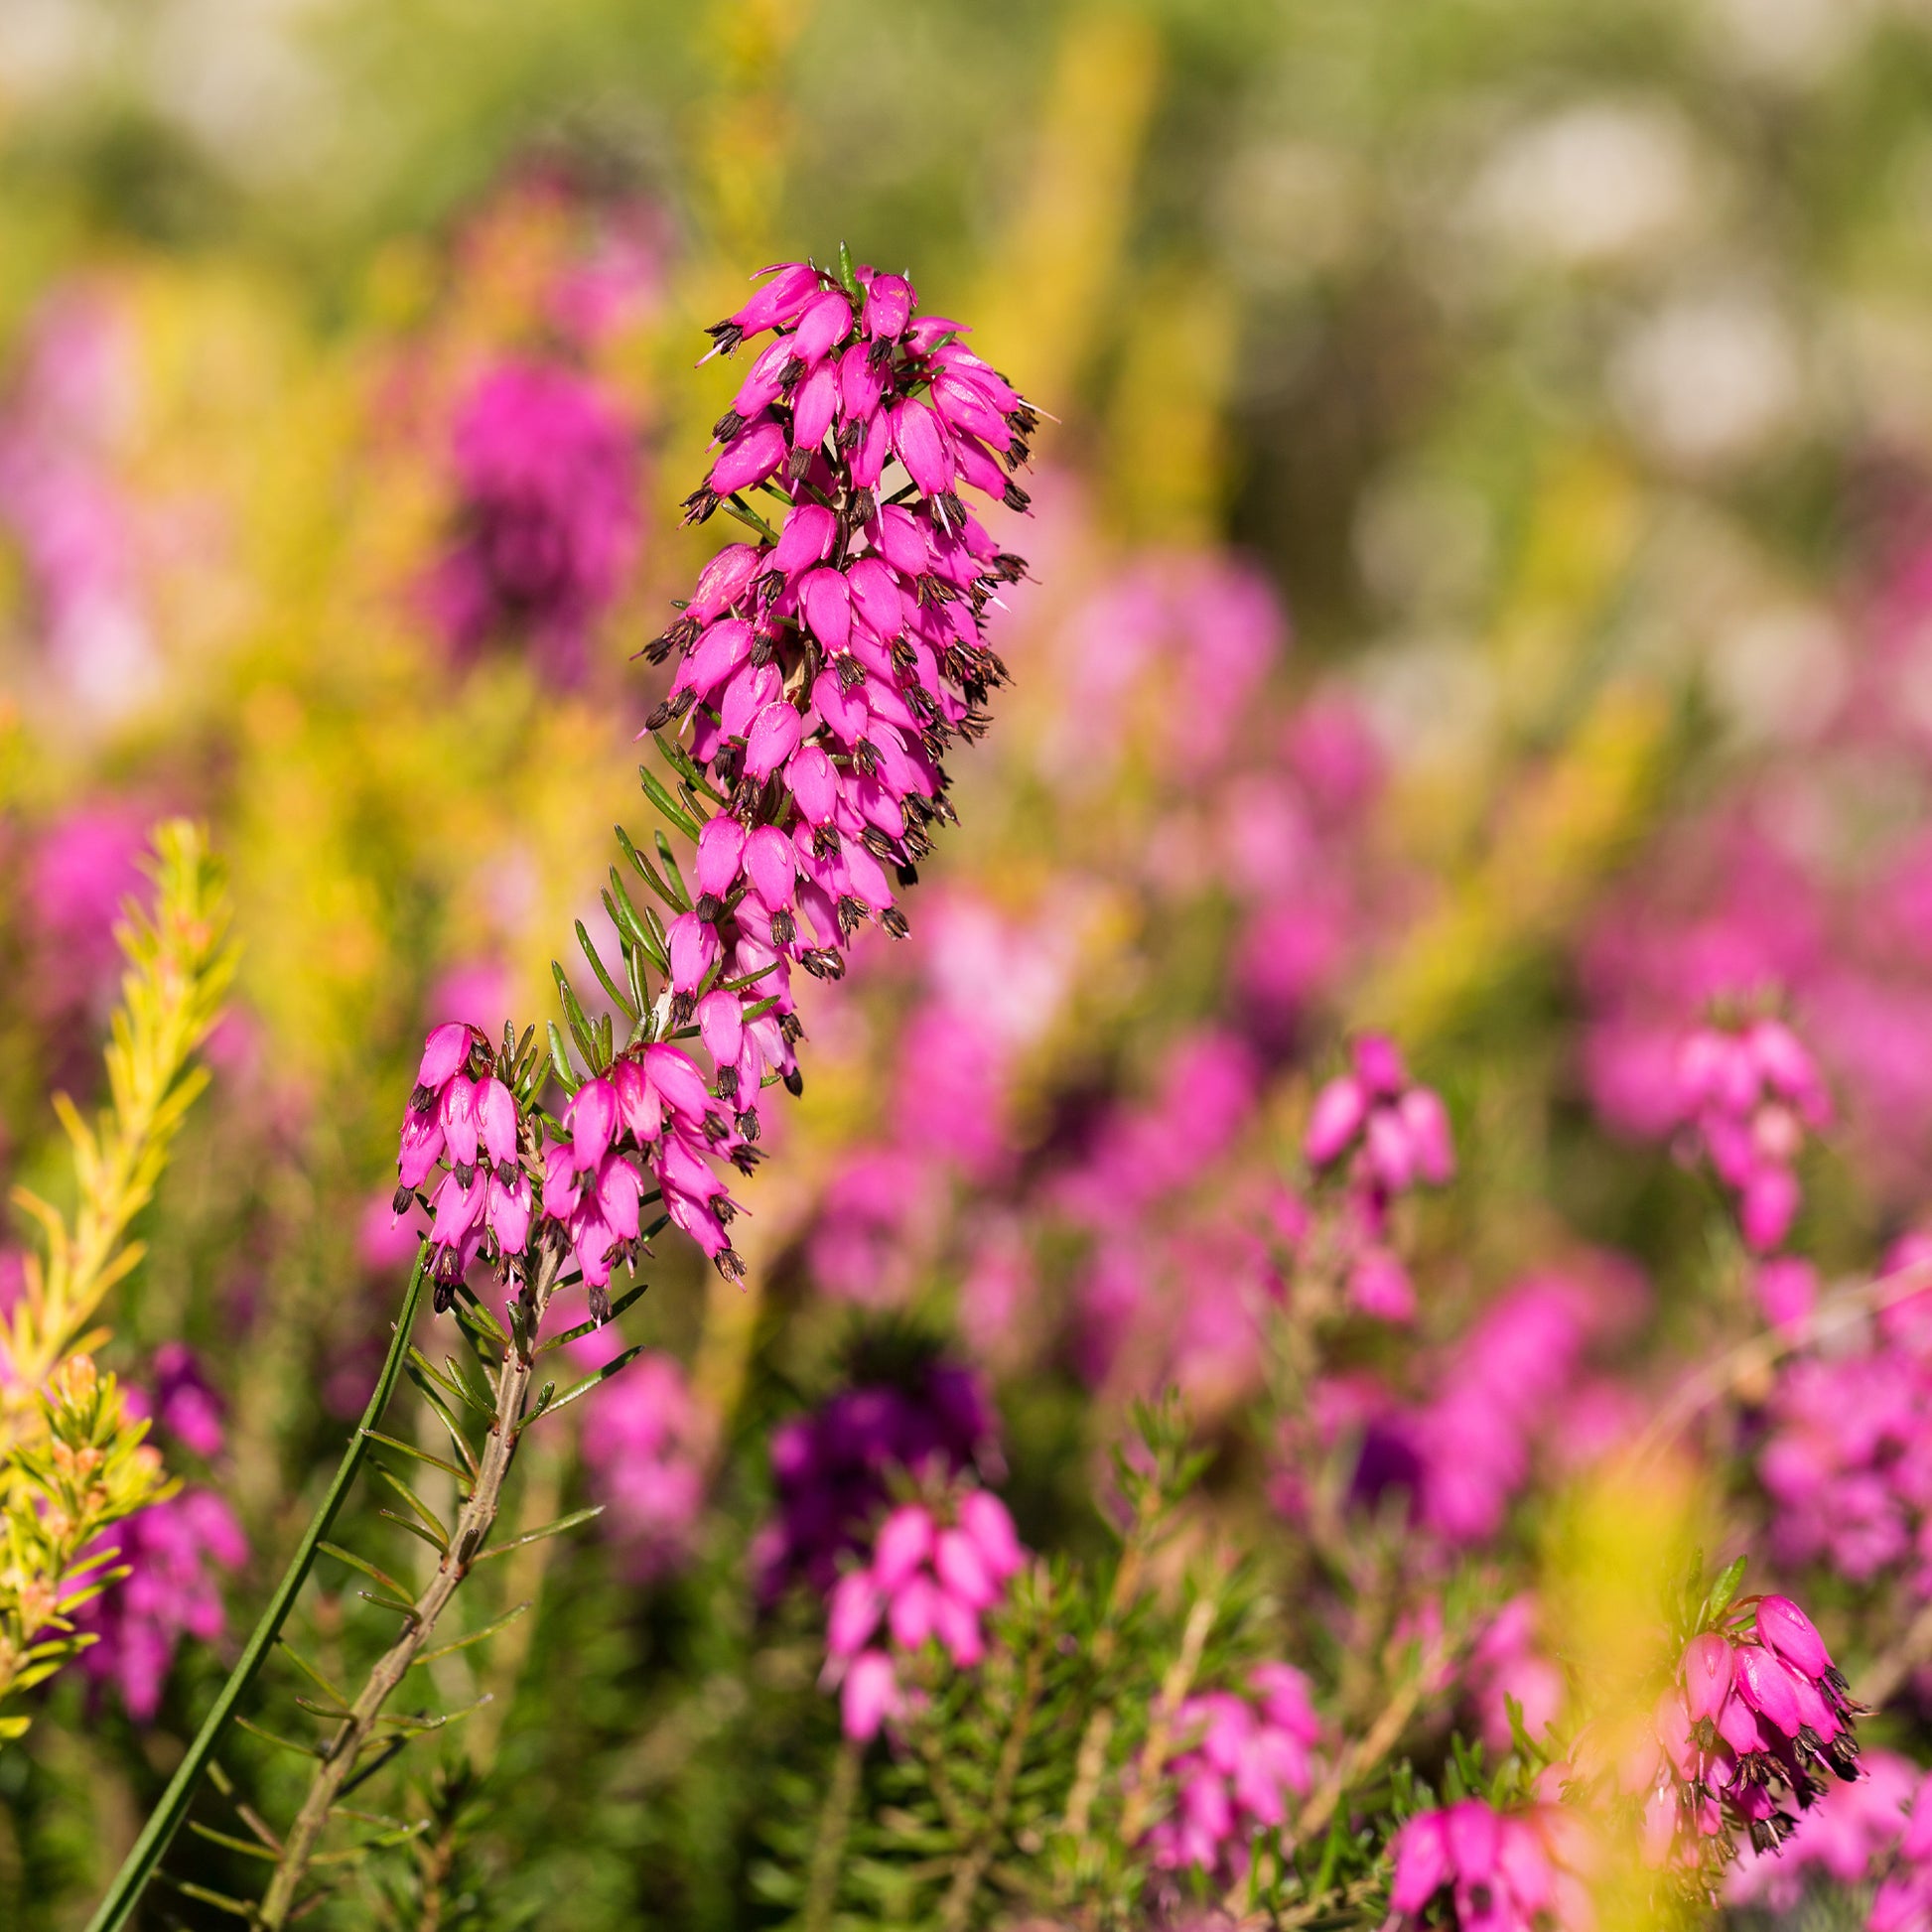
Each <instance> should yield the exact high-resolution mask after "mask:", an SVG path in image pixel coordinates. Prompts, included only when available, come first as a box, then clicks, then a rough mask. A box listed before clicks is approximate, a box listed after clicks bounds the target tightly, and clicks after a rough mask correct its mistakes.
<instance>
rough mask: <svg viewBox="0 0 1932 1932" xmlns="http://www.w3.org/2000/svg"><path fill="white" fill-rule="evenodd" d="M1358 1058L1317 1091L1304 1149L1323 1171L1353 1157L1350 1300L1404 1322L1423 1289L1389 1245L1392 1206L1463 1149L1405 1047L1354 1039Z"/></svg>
mask: <svg viewBox="0 0 1932 1932" xmlns="http://www.w3.org/2000/svg"><path fill="white" fill-rule="evenodd" d="M1353 1057H1354V1064H1353V1066H1352V1067H1351V1069H1350V1070H1349V1071H1348V1072H1346V1073H1343V1074H1340V1075H1338V1076H1337V1077H1336V1078H1335V1079H1332V1080H1330V1081H1329V1082H1328V1084H1327V1085H1326V1086H1324V1087H1323V1088H1322V1089H1321V1091H1320V1092H1319V1093H1318V1094H1316V1095H1315V1098H1314V1107H1313V1110H1312V1111H1311V1114H1310V1116H1309V1128H1308V1135H1307V1139H1306V1141H1305V1143H1304V1146H1303V1152H1304V1153H1305V1154H1306V1155H1307V1157H1308V1161H1309V1165H1310V1166H1311V1168H1314V1169H1316V1170H1317V1171H1322V1172H1327V1171H1334V1170H1338V1169H1341V1168H1342V1166H1343V1163H1344V1162H1345V1163H1346V1169H1345V1173H1346V1182H1345V1188H1344V1194H1343V1204H1342V1221H1343V1225H1342V1241H1343V1246H1344V1249H1345V1251H1346V1259H1345V1264H1344V1265H1345V1267H1346V1271H1347V1285H1348V1299H1349V1301H1350V1303H1351V1304H1352V1305H1353V1306H1354V1307H1355V1308H1357V1309H1358V1310H1360V1311H1361V1312H1362V1313H1364V1314H1372V1315H1378V1316H1380V1317H1381V1318H1382V1319H1384V1320H1387V1321H1406V1320H1408V1319H1409V1318H1410V1316H1412V1315H1413V1314H1414V1313H1415V1311H1416V1292H1415V1289H1414V1288H1413V1287H1412V1286H1411V1284H1410V1281H1409V1272H1408V1270H1407V1269H1406V1268H1404V1267H1403V1265H1402V1262H1401V1260H1400V1259H1399V1257H1398V1256H1397V1255H1396V1253H1395V1250H1394V1249H1393V1248H1392V1247H1391V1246H1390V1245H1389V1240H1388V1233H1389V1211H1390V1209H1391V1208H1392V1207H1393V1205H1394V1204H1395V1202H1396V1201H1397V1200H1398V1199H1399V1198H1400V1197H1401V1196H1402V1195H1403V1194H1405V1193H1407V1192H1408V1191H1409V1190H1410V1189H1411V1188H1413V1187H1416V1186H1418V1185H1420V1184H1422V1183H1423V1182H1428V1183H1429V1184H1430V1185H1432V1186H1438V1187H1440V1186H1442V1185H1443V1184H1444V1183H1445V1182H1447V1181H1448V1180H1449V1179H1450V1178H1451V1176H1452V1175H1453V1174H1454V1173H1455V1147H1454V1143H1453V1141H1452V1140H1451V1139H1450V1136H1449V1114H1448V1112H1447V1110H1446V1109H1445V1108H1444V1106H1443V1102H1442V1099H1441V1097H1440V1096H1439V1095H1438V1094H1437V1093H1436V1092H1435V1091H1434V1090H1433V1089H1432V1088H1429V1087H1425V1086H1420V1085H1418V1084H1416V1083H1414V1082H1412V1081H1411V1080H1410V1078H1409V1073H1408V1069H1407V1068H1406V1067H1405V1066H1404V1065H1403V1063H1402V1054H1401V1051H1400V1050H1399V1049H1398V1048H1397V1046H1396V1044H1395V1042H1394V1041H1393V1040H1392V1039H1389V1038H1387V1037H1385V1036H1384V1035H1380V1034H1364V1035H1362V1036H1361V1037H1360V1038H1359V1039H1357V1040H1356V1042H1355V1050H1354V1056H1353Z"/></svg>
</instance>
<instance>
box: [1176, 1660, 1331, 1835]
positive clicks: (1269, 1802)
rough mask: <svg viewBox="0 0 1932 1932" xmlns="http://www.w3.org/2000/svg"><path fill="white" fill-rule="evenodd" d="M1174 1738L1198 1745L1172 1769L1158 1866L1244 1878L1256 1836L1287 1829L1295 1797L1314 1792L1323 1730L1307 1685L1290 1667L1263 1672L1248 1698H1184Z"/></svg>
mask: <svg viewBox="0 0 1932 1932" xmlns="http://www.w3.org/2000/svg"><path fill="white" fill-rule="evenodd" d="M1174 1733H1175V1735H1176V1736H1178V1737H1182V1738H1187V1739H1191V1740H1192V1741H1191V1742H1189V1743H1188V1745H1187V1747H1186V1748H1185V1749H1184V1750H1182V1751H1179V1752H1178V1753H1176V1754H1175V1756H1174V1757H1173V1759H1171V1760H1170V1762H1169V1765H1168V1773H1167V1775H1168V1779H1169V1782H1170V1783H1171V1784H1172V1786H1173V1793H1174V1808H1173V1812H1172V1813H1170V1814H1169V1816H1167V1817H1165V1818H1163V1819H1162V1820H1161V1821H1160V1823H1159V1824H1157V1825H1156V1826H1155V1828H1154V1830H1153V1832H1152V1833H1150V1834H1149V1843H1150V1845H1151V1846H1152V1847H1153V1851H1154V1862H1155V1863H1156V1864H1158V1865H1160V1866H1162V1867H1163V1868H1164V1869H1167V1870H1174V1869H1177V1868H1179V1867H1181V1866H1187V1865H1191V1866H1194V1867H1196V1868H1198V1869H1200V1870H1203V1871H1220V1870H1222V1869H1223V1868H1224V1867H1226V1866H1230V1865H1232V1866H1234V1867H1236V1868H1238V1867H1239V1866H1241V1865H1242V1864H1244V1863H1245V1862H1246V1858H1247V1847H1248V1843H1249V1841H1250V1840H1251V1839H1252V1838H1253V1837H1254V1836H1255V1834H1256V1833H1257V1832H1264V1831H1269V1830H1272V1829H1273V1828H1275V1827H1276V1826H1279V1825H1282V1824H1285V1823H1286V1822H1287V1820H1288V1800H1289V1798H1290V1796H1291V1795H1293V1796H1296V1797H1306V1796H1307V1795H1308V1792H1309V1788H1310V1786H1311V1783H1312V1782H1313V1766H1312V1759H1311V1750H1312V1747H1313V1746H1314V1744H1315V1743H1316V1742H1317V1740H1318V1739H1319V1738H1320V1735H1321V1723H1320V1720H1319V1719H1318V1718H1316V1716H1315V1714H1314V1707H1313V1705H1312V1704H1311V1702H1310V1701H1309V1681H1308V1679H1307V1678H1306V1677H1304V1676H1303V1675H1302V1673H1301V1672H1300V1671H1298V1670H1297V1669H1295V1667H1294V1666H1293V1665H1292V1664H1257V1665H1256V1666H1255V1667H1254V1668H1253V1669H1252V1670H1251V1671H1250V1672H1249V1673H1248V1693H1247V1695H1246V1696H1245V1697H1244V1696H1242V1695H1241V1694H1240V1693H1238V1692H1235V1691H1208V1692H1204V1693H1203V1694H1202V1695H1200V1696H1198V1697H1190V1698H1188V1699H1187V1700H1186V1702H1185V1703H1183V1704H1182V1705H1181V1707H1180V1709H1179V1711H1178V1712H1177V1713H1176V1714H1175V1717H1174Z"/></svg>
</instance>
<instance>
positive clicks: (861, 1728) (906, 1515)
mask: <svg viewBox="0 0 1932 1932" xmlns="http://www.w3.org/2000/svg"><path fill="white" fill-rule="evenodd" d="M953 1518H954V1520H953V1521H952V1522H951V1523H943V1522H941V1520H940V1518H939V1516H938V1515H936V1514H935V1513H934V1511H932V1510H931V1509H929V1508H927V1507H926V1505H925V1504H923V1503H904V1504H901V1505H900V1506H899V1507H898V1508H897V1509H896V1510H894V1511H893V1513H892V1514H891V1515H890V1516H888V1517H887V1518H886V1520H885V1522H883V1523H882V1524H881V1525H880V1526H879V1535H878V1537H877V1539H876V1540H875V1542H874V1544H873V1548H872V1558H871V1561H870V1562H869V1563H867V1564H866V1565H864V1567H863V1568H860V1569H857V1570H849V1571H847V1572H846V1574H845V1575H844V1576H843V1577H841V1578H840V1579H839V1581H838V1583H837V1584H836V1585H835V1586H834V1587H833V1589H832V1597H831V1605H830V1613H829V1616H828V1618H827V1623H826V1633H825V1647H826V1652H827V1656H826V1665H825V1678H826V1682H827V1684H828V1685H829V1684H837V1683H840V1682H841V1681H842V1683H843V1689H842V1692H841V1702H840V1713H841V1718H842V1720H843V1723H844V1725H845V1734H846V1735H847V1736H848V1737H853V1738H858V1739H862V1740H863V1739H866V1738H870V1737H874V1736H876V1735H877V1734H878V1732H879V1727H880V1725H882V1724H884V1723H885V1722H886V1720H887V1719H888V1718H891V1717H895V1716H897V1714H898V1712H899V1711H900V1710H901V1709H903V1700H904V1697H905V1695H906V1693H905V1690H904V1687H903V1685H902V1684H901V1682H900V1676H899V1671H900V1662H899V1659H900V1658H903V1657H909V1656H915V1655H916V1654H917V1653H918V1652H919V1651H920V1650H922V1649H923V1648H924V1647H925V1645H926V1644H927V1643H928V1642H933V1641H936V1642H937V1643H939V1644H940V1645H941V1646H942V1647H943V1648H944V1650H945V1652H946V1654H947V1655H948V1656H949V1657H950V1658H951V1659H952V1662H953V1664H954V1666H955V1668H957V1669H959V1670H970V1669H972V1667H973V1666H974V1665H975V1664H977V1663H978V1662H979V1661H980V1659H981V1658H982V1657H983V1656H985V1654H986V1637H985V1633H984V1631H983V1630H982V1629H981V1625H980V1619H981V1617H982V1616H983V1615H984V1614H985V1612H986V1611H988V1610H990V1609H991V1608H992V1607H993V1606H994V1605H995V1604H996V1603H998V1602H999V1601H1000V1599H1001V1597H1002V1596H1004V1595H1005V1594H1006V1587H1007V1584H1008V1582H1009V1580H1010V1579H1012V1578H1013V1577H1014V1576H1016V1575H1017V1574H1018V1573H1019V1571H1020V1570H1021V1569H1022V1567H1023V1566H1024V1565H1025V1563H1026V1560H1027V1553H1026V1551H1025V1550H1024V1549H1022V1547H1021V1544H1020V1539H1019V1537H1018V1536H1017V1535H1016V1534H1015V1533H1014V1528H1013V1518H1012V1517H1011V1516H1009V1515H1008V1514H1007V1508H1006V1505H1005V1504H1004V1503H1003V1502H1001V1500H1000V1499H999V1497H997V1496H996V1495H994V1494H993V1493H992V1491H991V1490H987V1489H968V1490H966V1491H965V1493H964V1494H963V1495H961V1496H960V1497H959V1499H958V1503H957V1506H956V1508H955V1510H954V1512H953ZM882 1635H883V1636H884V1637H885V1639H886V1640H887V1642H886V1643H882V1642H881V1641H880V1638H881V1637H882ZM888 1646H890V1647H888ZM895 1652H897V1653H898V1655H897V1657H896V1656H895V1654H894V1653H895Z"/></svg>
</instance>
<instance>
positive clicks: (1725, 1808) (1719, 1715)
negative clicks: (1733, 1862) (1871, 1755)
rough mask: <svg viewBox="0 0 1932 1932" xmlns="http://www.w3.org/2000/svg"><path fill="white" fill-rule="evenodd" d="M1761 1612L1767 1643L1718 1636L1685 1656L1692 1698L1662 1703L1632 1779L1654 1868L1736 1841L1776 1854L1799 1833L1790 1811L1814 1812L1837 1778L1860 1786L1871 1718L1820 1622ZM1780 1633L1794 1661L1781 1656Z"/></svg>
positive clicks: (1793, 1611)
mask: <svg viewBox="0 0 1932 1932" xmlns="http://www.w3.org/2000/svg"><path fill="white" fill-rule="evenodd" d="M1766 1603H1770V1604H1772V1605H1774V1607H1773V1608H1772V1609H1771V1611H1770V1614H1769V1617H1768V1619H1766V1618H1765V1614H1764V1605H1765V1604H1766ZM1757 1611H1758V1617H1759V1623H1758V1631H1757V1635H1756V1637H1748V1636H1743V1635H1740V1634H1738V1632H1737V1631H1736V1630H1735V1629H1734V1628H1725V1629H1720V1630H1707V1631H1703V1632H1701V1633H1700V1634H1699V1635H1698V1636H1696V1637H1694V1638H1693V1639H1692V1640H1691V1642H1690V1643H1689V1644H1688V1645H1687V1646H1686V1647H1685V1652H1684V1656H1683V1658H1682V1660H1681V1663H1680V1667H1679V1675H1680V1679H1681V1682H1682V1686H1683V1689H1682V1691H1681V1692H1679V1691H1677V1690H1670V1691H1666V1692H1665V1693H1664V1694H1663V1695H1662V1696H1661V1697H1660V1698H1659V1700H1658V1703H1657V1711H1656V1716H1655V1719H1654V1721H1653V1730H1652V1738H1653V1749H1652V1750H1651V1752H1650V1753H1649V1755H1648V1756H1647V1757H1645V1756H1644V1755H1643V1754H1641V1753H1640V1754H1639V1756H1638V1757H1637V1758H1636V1759H1633V1761H1632V1763H1631V1765H1629V1766H1627V1767H1626V1768H1625V1773H1624V1779H1625V1789H1626V1790H1627V1791H1628V1792H1630V1794H1631V1795H1632V1796H1633V1797H1636V1798H1638V1799H1639V1800H1640V1803H1641V1807H1642V1816H1643V1838H1644V1856H1645V1858H1646V1860H1647V1861H1648V1862H1649V1863H1651V1864H1652V1865H1653V1866H1657V1867H1662V1866H1663V1865H1665V1864H1667V1863H1670V1862H1671V1861H1672V1860H1673V1859H1683V1860H1685V1861H1687V1862H1695V1861H1696V1860H1697V1858H1698V1857H1699V1847H1700V1845H1701V1844H1704V1843H1708V1842H1711V1841H1716V1840H1720V1839H1722V1838H1723V1837H1724V1836H1725V1834H1726V1833H1732V1834H1734V1833H1743V1834H1745V1835H1747V1836H1748V1838H1749V1840H1750V1843H1751V1845H1752V1847H1753V1848H1754V1849H1755V1851H1757V1852H1758V1853H1760V1854H1764V1853H1769V1852H1773V1851H1775V1850H1776V1849H1777V1847H1778V1846H1779V1844H1781V1843H1782V1842H1783V1840H1784V1839H1785V1838H1786V1837H1787V1836H1788V1835H1789V1834H1790V1832H1791V1830H1792V1828H1793V1824H1794V1816H1793V1813H1792V1811H1791V1810H1790V1809H1789V1808H1788V1805H1789V1803H1795V1804H1796V1806H1797V1807H1798V1809H1799V1810H1801V1811H1802V1810H1808V1809H1809V1808H1810V1807H1811V1805H1812V1804H1813V1803H1814V1802H1815V1800H1816V1798H1817V1795H1818V1791H1819V1786H1820V1782H1821V1780H1822V1777H1823V1775H1824V1773H1826V1772H1830V1773H1831V1774H1832V1775H1834V1776H1835V1777H1837V1778H1838V1779H1840V1780H1842V1781H1844V1782H1846V1783H1850V1782H1852V1781H1853V1780H1855V1779H1857V1778H1858V1777H1859V1775H1860V1770H1859V1743H1858V1739H1857V1737H1856V1736H1855V1735H1854V1734H1853V1728H1852V1726H1853V1723H1854V1720H1855V1719H1856V1718H1857V1717H1858V1716H1859V1713H1860V1709H1861V1707H1859V1706H1858V1705H1855V1704H1854V1703H1853V1702H1852V1701H1851V1698H1850V1697H1849V1695H1848V1694H1847V1692H1846V1688H1845V1680H1844V1678H1843V1677H1841V1676H1840V1675H1839V1673H1838V1672H1837V1671H1836V1670H1835V1669H1833V1667H1832V1664H1831V1659H1830V1656H1829V1654H1828V1653H1827V1652H1826V1650H1825V1646H1824V1644H1823V1643H1822V1642H1821V1641H1820V1640H1819V1638H1818V1633H1817V1631H1816V1630H1815V1629H1814V1628H1813V1627H1812V1624H1811V1620H1810V1619H1809V1618H1808V1617H1806V1616H1805V1614H1804V1612H1803V1611H1802V1610H1800V1609H1799V1608H1798V1607H1797V1606H1796V1605H1795V1604H1794V1603H1792V1602H1791V1601H1790V1599H1789V1598H1787V1597H1766V1598H1761V1599H1759V1602H1758V1605H1757ZM1773 1632H1775V1633H1776V1635H1777V1638H1778V1640H1779V1642H1781V1643H1788V1645H1789V1646H1790V1650H1791V1653H1792V1654H1791V1655H1789V1656H1786V1655H1785V1654H1784V1653H1783V1652H1781V1651H1780V1650H1779V1649H1777V1648H1776V1647H1774V1646H1773V1644H1772V1642H1771V1636H1772V1633H1773Z"/></svg>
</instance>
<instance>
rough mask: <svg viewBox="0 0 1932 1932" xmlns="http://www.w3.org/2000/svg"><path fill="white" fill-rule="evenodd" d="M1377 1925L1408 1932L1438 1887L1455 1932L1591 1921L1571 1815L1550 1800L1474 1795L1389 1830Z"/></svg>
mask: <svg viewBox="0 0 1932 1932" xmlns="http://www.w3.org/2000/svg"><path fill="white" fill-rule="evenodd" d="M1392 1850H1393V1853H1394V1857H1395V1879H1394V1883H1393V1885H1392V1886H1391V1888H1390V1893H1389V1917H1388V1923H1387V1926H1386V1927H1385V1932H1415V1929H1416V1928H1417V1927H1420V1926H1421V1925H1422V1924H1423V1922H1424V1914H1425V1913H1426V1912H1427V1911H1428V1909H1429V1907H1430V1906H1431V1904H1432V1903H1434V1901H1435V1900H1436V1898H1437V1896H1438V1894H1440V1893H1443V1892H1447V1893H1448V1894H1449V1900H1450V1903H1451V1905H1452V1907H1453V1918H1452V1920H1451V1922H1452V1923H1453V1924H1455V1925H1457V1926H1460V1927H1461V1928H1462V1929H1463V1932H1533V1928H1535V1927H1539V1926H1547V1925H1550V1924H1553V1923H1554V1924H1555V1925H1558V1926H1561V1927H1563V1928H1564V1929H1565V1932H1587V1928H1588V1927H1589V1926H1591V1925H1593V1924H1594V1922H1595V1917H1594V1913H1593V1912H1592V1910H1591V1907H1590V1899H1589V1893H1588V1890H1587V1886H1586V1885H1585V1883H1584V1881H1583V1879H1582V1877H1580V1876H1579V1871H1578V1867H1579V1864H1580V1863H1581V1861H1580V1860H1579V1858H1578V1856H1577V1854H1578V1850H1579V1845H1578V1836H1577V1833H1576V1830H1575V1821H1574V1820H1572V1819H1571V1818H1569V1817H1568V1816H1567V1815H1566V1814H1565V1813H1564V1812H1563V1811H1562V1810H1560V1809H1559V1808H1558V1807H1557V1806H1555V1805H1548V1804H1536V1805H1530V1806H1527V1807H1525V1808H1523V1809H1521V1810H1512V1811H1505V1812H1499V1811H1497V1810H1496V1809H1495V1808H1494V1807H1493V1806H1491V1805H1489V1804H1488V1803H1486V1802H1485V1801H1484V1800H1483V1799H1481V1798H1464V1799H1462V1800H1461V1801H1460V1802H1459V1803H1456V1804H1452V1805H1450V1806H1449V1807H1448V1808H1447V1809H1446V1810H1443V1811H1426V1812H1423V1813H1421V1814H1420V1815H1419V1816H1417V1817H1415V1818H1412V1819H1410V1820H1409V1822H1408V1823H1407V1824H1406V1825H1404V1826H1403V1827H1402V1829H1401V1830H1400V1831H1399V1832H1397V1833H1396V1835H1395V1839H1394V1841H1393V1845H1392Z"/></svg>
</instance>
